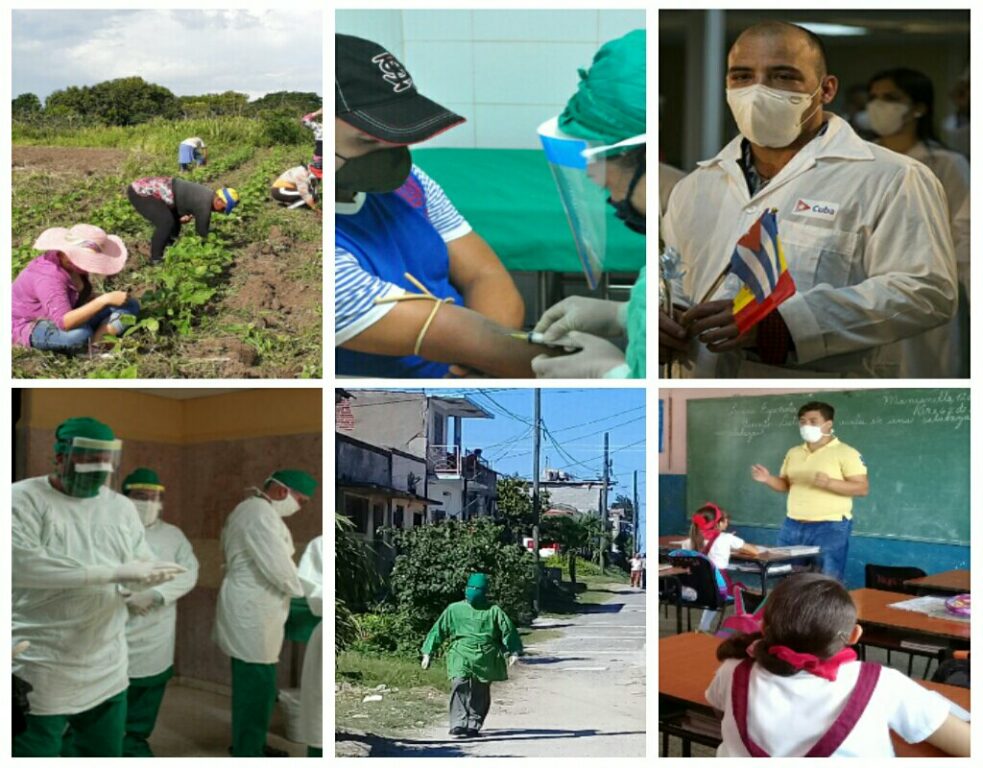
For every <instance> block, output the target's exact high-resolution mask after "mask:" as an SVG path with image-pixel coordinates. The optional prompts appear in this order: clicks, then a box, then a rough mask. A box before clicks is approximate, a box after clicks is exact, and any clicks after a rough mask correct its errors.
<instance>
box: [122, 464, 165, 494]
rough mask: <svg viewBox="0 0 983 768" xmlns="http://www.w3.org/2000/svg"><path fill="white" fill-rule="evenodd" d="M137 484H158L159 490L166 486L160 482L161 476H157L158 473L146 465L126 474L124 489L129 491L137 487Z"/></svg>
mask: <svg viewBox="0 0 983 768" xmlns="http://www.w3.org/2000/svg"><path fill="white" fill-rule="evenodd" d="M137 486H146V487H154V486H156V487H157V489H158V490H161V491H163V490H164V486H163V484H162V483H161V482H160V478H159V477H157V473H156V472H154V471H153V470H152V469H147V468H146V467H140V468H138V469H134V470H133V471H132V472H130V474H128V475H127V476H126V479H125V480H124V481H123V490H124V491H128V490H130V489H131V488H136V487H137Z"/></svg>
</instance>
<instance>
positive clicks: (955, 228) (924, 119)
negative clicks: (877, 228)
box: [867, 67, 969, 378]
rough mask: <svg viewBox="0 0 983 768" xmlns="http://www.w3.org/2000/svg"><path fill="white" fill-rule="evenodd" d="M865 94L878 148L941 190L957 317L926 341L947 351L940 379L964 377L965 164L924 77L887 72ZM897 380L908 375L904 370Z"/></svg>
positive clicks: (966, 366)
mask: <svg viewBox="0 0 983 768" xmlns="http://www.w3.org/2000/svg"><path fill="white" fill-rule="evenodd" d="M867 88H868V94H869V100H868V102H867V116H868V119H869V121H870V127H871V129H872V130H873V131H874V132H875V133H876V134H877V135H878V138H877V143H878V144H880V145H881V146H882V147H886V148H887V149H893V150H894V151H895V152H900V153H901V154H903V155H907V156H908V157H911V158H914V159H915V160H918V161H919V162H921V163H924V164H925V165H927V166H928V167H929V169H930V170H931V171H932V173H934V174H935V175H936V177H938V179H939V181H940V182H942V188H943V189H944V190H945V197H946V203H948V208H949V226H950V229H951V230H952V240H953V243H954V244H955V245H956V261H957V271H958V274H959V284H960V289H961V290H960V297H959V312H958V313H957V315H956V316H955V317H954V318H953V319H952V321H951V322H950V323H949V324H948V325H943V326H940V327H938V328H936V329H935V330H933V331H930V332H929V333H928V334H925V341H926V343H929V344H930V345H931V346H933V347H936V348H939V349H944V350H947V354H946V355H945V358H944V359H945V360H946V362H947V364H946V365H944V366H943V367H941V368H940V370H939V372H938V374H937V375H938V377H940V378H942V377H968V376H969V356H968V351H969V350H968V339H965V340H964V339H962V338H961V337H962V336H963V333H962V332H961V329H962V328H964V327H967V328H968V323H969V258H968V257H969V253H968V249H967V250H966V251H965V253H964V252H963V249H961V248H959V244H960V242H961V237H962V235H961V233H960V229H959V215H960V211H961V210H963V205H964V203H967V201H968V200H969V161H968V160H966V158H965V157H963V156H962V155H961V154H959V153H958V152H953V151H952V150H950V149H946V147H945V146H943V144H942V142H941V141H940V139H939V137H938V135H937V134H936V132H935V112H934V106H933V105H934V104H935V89H934V88H933V86H932V81H931V80H930V79H929V77H928V76H927V75H925V74H923V73H921V72H918V71H916V70H914V69H907V68H905V67H899V68H898V69H889V70H885V71H884V72H879V73H877V74H876V75H874V76H873V77H872V78H870V81H869V82H868V86H867ZM963 341H966V343H965V344H964V343H962V342H963ZM907 357H908V358H909V359H910V358H911V357H912V356H907ZM901 375H902V376H903V377H908V376H909V375H912V374H910V373H909V372H908V371H906V370H904V369H902V371H901Z"/></svg>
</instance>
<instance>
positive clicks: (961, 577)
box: [905, 568, 969, 595]
mask: <svg viewBox="0 0 983 768" xmlns="http://www.w3.org/2000/svg"><path fill="white" fill-rule="evenodd" d="M905 584H907V585H908V586H909V587H914V588H915V589H916V590H918V594H920V595H933V594H939V595H961V594H963V593H965V592H969V571H968V570H967V569H963V568H960V569H958V570H955V571H943V572H942V573H931V574H929V575H928V576H921V577H919V578H917V579H908V581H906V582H905Z"/></svg>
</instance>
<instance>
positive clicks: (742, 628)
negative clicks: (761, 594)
mask: <svg viewBox="0 0 983 768" xmlns="http://www.w3.org/2000/svg"><path fill="white" fill-rule="evenodd" d="M748 592H749V590H748V589H747V587H745V586H744V585H743V584H739V583H738V584H735V585H734V590H733V593H734V614H733V615H732V616H728V617H727V618H725V619H724V620H723V622H722V623H721V625H720V629H718V630H717V632H716V634H715V636H716V637H719V638H723V639H725V640H726V639H727V638H729V637H732V636H733V635H753V634H755V633H757V632H760V631H761V619H762V617H763V616H764V615H765V602H766V601H767V600H768V597H767V596H765V598H764V600H762V601H761V602H760V603H758V606H757V608H755V609H754V611H751V612H749V611H748V609H747V605H746V603H745V594H747V593H748ZM750 594H753V595H755V596H758V595H756V593H750Z"/></svg>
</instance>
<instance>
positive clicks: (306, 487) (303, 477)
mask: <svg viewBox="0 0 983 768" xmlns="http://www.w3.org/2000/svg"><path fill="white" fill-rule="evenodd" d="M270 479H271V480H276V481H277V482H278V483H283V484H284V485H285V486H287V488H289V489H291V490H292V491H296V492H297V493H299V494H301V495H303V496H307V497H308V498H310V497H311V496H313V495H314V491H316V490H317V480H315V479H314V478H313V477H312V476H311V475H310V474H308V473H307V472H305V471H304V470H302V469H278V470H277V471H276V472H274V473H273V474H272V475H270Z"/></svg>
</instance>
